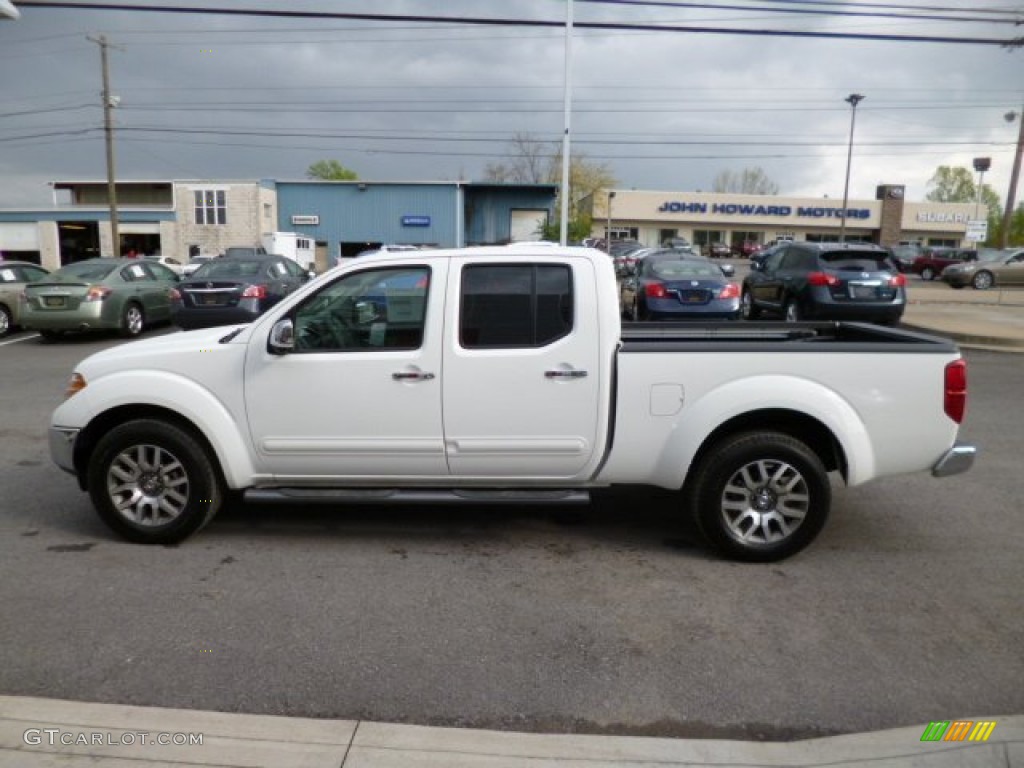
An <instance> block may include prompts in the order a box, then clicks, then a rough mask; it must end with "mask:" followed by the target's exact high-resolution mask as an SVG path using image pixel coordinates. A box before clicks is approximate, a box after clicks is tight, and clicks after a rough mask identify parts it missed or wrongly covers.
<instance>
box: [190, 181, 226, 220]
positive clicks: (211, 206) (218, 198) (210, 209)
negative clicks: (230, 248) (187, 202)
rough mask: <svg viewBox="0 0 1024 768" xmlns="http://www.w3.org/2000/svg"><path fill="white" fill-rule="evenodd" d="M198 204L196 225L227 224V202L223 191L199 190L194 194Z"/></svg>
mask: <svg viewBox="0 0 1024 768" xmlns="http://www.w3.org/2000/svg"><path fill="white" fill-rule="evenodd" d="M193 195H194V196H195V203H196V224H222V225H223V224H227V223H228V209H227V200H226V197H225V194H224V190H223V189H216V190H213V189H205V190H203V189H197V190H195V191H194V192H193Z"/></svg>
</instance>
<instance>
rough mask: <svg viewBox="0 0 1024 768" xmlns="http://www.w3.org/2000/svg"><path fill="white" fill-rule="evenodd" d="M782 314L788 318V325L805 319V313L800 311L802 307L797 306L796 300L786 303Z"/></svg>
mask: <svg viewBox="0 0 1024 768" xmlns="http://www.w3.org/2000/svg"><path fill="white" fill-rule="evenodd" d="M782 314H783V316H784V317H785V318H786V322H787V323H799V322H800V321H801V320H803V319H804V318H803V313H802V312H801V311H800V305H799V304H797V301H796V299H790V300H789V301H787V302H786V305H785V307H784V308H783V310H782Z"/></svg>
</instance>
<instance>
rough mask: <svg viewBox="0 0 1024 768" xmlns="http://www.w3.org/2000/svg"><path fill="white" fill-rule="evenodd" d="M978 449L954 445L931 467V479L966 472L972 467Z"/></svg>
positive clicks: (962, 444)
mask: <svg viewBox="0 0 1024 768" xmlns="http://www.w3.org/2000/svg"><path fill="white" fill-rule="evenodd" d="M977 453H978V449H977V448H975V447H974V446H973V445H967V444H966V443H956V444H955V445H954V446H953V447H952V448H950V449H949V450H948V451H946V452H945V453H944V454H943V455H942V458H941V459H939V460H938V461H937V462H935V466H933V467H932V477H949V476H950V475H959V474H960V473H961V472H966V471H967V470H969V469H970V468H971V467H972V466H974V457H975V456H976V455H977Z"/></svg>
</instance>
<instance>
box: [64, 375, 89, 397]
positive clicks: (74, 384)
mask: <svg viewBox="0 0 1024 768" xmlns="http://www.w3.org/2000/svg"><path fill="white" fill-rule="evenodd" d="M86 386H87V385H86V382H85V376H83V375H82V374H80V373H79V372H78V371H75V372H74V373H72V374H71V378H70V379H68V386H67V388H66V389H65V390H64V399H65V400H67V399H68V398H69V397H71V396H73V395H76V394H78V393H79V392H81V391H82V390H83V389H85V388H86Z"/></svg>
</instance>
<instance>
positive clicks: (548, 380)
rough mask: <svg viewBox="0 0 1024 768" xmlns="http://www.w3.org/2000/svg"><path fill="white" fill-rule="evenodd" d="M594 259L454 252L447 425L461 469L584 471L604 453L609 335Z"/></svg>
mask: <svg viewBox="0 0 1024 768" xmlns="http://www.w3.org/2000/svg"><path fill="white" fill-rule="evenodd" d="M592 270H593V267H592V265H591V264H590V263H589V262H588V261H586V260H584V259H562V260H544V259H538V260H537V262H536V263H529V262H526V261H523V260H519V261H516V262H514V263H501V262H497V261H496V263H494V264H490V263H487V264H482V263H480V262H479V261H477V262H475V263H470V262H466V261H462V260H460V259H453V260H452V263H451V274H450V277H449V280H450V281H451V282H452V289H451V291H450V293H449V296H451V297H452V300H451V301H450V302H449V304H450V306H449V307H448V308H447V310H446V317H447V322H446V326H447V330H446V335H447V340H446V344H445V357H444V427H445V447H446V451H447V455H448V466H449V468H450V470H451V473H452V475H454V476H459V477H472V478H478V479H481V480H482V481H484V480H490V479H493V480H494V482H496V483H500V482H501V481H502V480H504V479H508V478H536V479H539V480H542V481H544V482H549V481H551V480H554V479H558V478H571V477H577V476H579V475H580V474H582V473H584V472H585V470H588V466H589V465H590V463H591V460H592V458H595V457H596V455H595V451H596V450H597V448H596V446H597V443H598V428H599V427H598V425H599V424H600V423H603V420H602V419H600V418H599V413H600V411H599V407H600V404H601V392H602V386H601V385H602V382H601V376H600V371H601V367H600V362H601V361H600V359H599V352H598V350H599V348H600V338H599V337H600V334H599V331H598V329H599V327H600V324H599V322H598V312H597V304H596V297H594V296H593V291H585V292H580V291H575V290H574V285H575V284H576V283H577V281H579V280H580V279H582V280H585V281H587V283H586V284H588V285H592V284H593V283H594V281H595V279H596V277H595V275H594V274H593V273H592Z"/></svg>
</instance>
